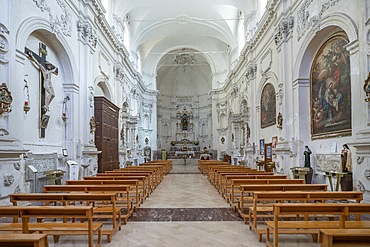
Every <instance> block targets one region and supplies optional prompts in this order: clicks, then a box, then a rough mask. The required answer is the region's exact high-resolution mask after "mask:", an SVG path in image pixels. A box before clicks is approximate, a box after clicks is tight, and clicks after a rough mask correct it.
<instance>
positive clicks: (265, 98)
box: [261, 83, 276, 128]
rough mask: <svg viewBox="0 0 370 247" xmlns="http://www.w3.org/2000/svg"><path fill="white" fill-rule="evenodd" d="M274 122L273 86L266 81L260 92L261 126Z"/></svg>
mask: <svg viewBox="0 0 370 247" xmlns="http://www.w3.org/2000/svg"><path fill="white" fill-rule="evenodd" d="M274 124H276V97H275V88H274V86H273V85H272V84H271V83H267V84H266V85H265V87H264V88H263V90H262V94H261V128H266V127H268V126H271V125H274Z"/></svg>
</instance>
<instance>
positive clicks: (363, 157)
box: [357, 156, 365, 165]
mask: <svg viewBox="0 0 370 247" xmlns="http://www.w3.org/2000/svg"><path fill="white" fill-rule="evenodd" d="M364 160H365V156H358V157H357V164H359V165H360V164H362V162H364Z"/></svg>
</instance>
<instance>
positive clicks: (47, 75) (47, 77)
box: [28, 54, 57, 113]
mask: <svg viewBox="0 0 370 247" xmlns="http://www.w3.org/2000/svg"><path fill="white" fill-rule="evenodd" d="M28 55H29V56H28V58H29V59H30V60H31V61H32V64H33V65H34V66H35V67H36V68H38V69H40V70H41V73H42V77H43V78H44V89H45V91H46V93H47V96H46V97H45V104H44V105H43V109H44V112H45V113H46V112H47V111H49V105H50V103H51V101H52V100H53V99H54V97H55V92H54V88H53V84H52V83H51V74H52V73H54V72H55V71H56V70H57V68H52V67H53V66H52V65H51V63H48V62H46V63H45V67H44V66H43V65H42V64H41V63H39V62H38V61H37V60H36V59H35V58H34V57H33V55H32V54H28Z"/></svg>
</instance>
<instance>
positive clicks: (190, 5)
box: [113, 0, 258, 94]
mask: <svg viewBox="0 0 370 247" xmlns="http://www.w3.org/2000/svg"><path fill="white" fill-rule="evenodd" d="M256 2H258V0H134V1H133V0H116V2H115V4H114V5H113V8H114V13H115V14H116V15H118V16H122V17H124V18H129V22H130V30H129V32H130V47H131V49H132V50H134V51H135V52H137V53H138V54H140V57H141V66H142V72H143V73H147V74H154V75H156V76H157V77H156V78H157V80H156V85H157V87H156V88H157V89H159V90H161V88H166V90H167V92H166V93H170V91H171V90H172V91H178V90H179V89H180V88H183V87H179V86H176V85H173V84H176V83H179V84H182V83H183V82H185V81H186V82H188V83H192V82H194V83H197V84H198V83H200V82H201V85H200V86H199V85H198V86H195V85H193V86H192V85H188V86H187V87H189V86H190V87H191V88H193V89H195V90H201V91H203V90H208V91H209V90H210V89H211V87H212V84H211V75H212V74H213V73H217V72H219V71H225V70H226V69H227V66H228V51H230V50H233V49H235V48H237V46H238V36H237V31H238V30H237V24H238V21H239V17H240V14H241V13H244V14H248V13H250V12H252V11H254V10H255V9H256ZM182 92H183V91H182ZM178 93H179V92H177V93H176V92H172V94H178ZM183 93H184V92H183ZM198 93H200V92H199V91H198Z"/></svg>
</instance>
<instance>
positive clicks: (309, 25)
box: [297, 0, 341, 41]
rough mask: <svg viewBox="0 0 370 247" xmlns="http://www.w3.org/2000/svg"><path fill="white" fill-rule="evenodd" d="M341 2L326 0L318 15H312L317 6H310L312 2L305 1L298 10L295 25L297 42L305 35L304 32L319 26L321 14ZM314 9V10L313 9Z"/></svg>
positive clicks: (310, 0)
mask: <svg viewBox="0 0 370 247" xmlns="http://www.w3.org/2000/svg"><path fill="white" fill-rule="evenodd" d="M339 1H341V0H328V1H326V2H325V3H323V4H322V5H321V9H320V11H319V12H318V14H316V15H313V16H312V14H313V13H317V10H318V9H317V7H318V5H317V4H314V5H311V4H312V2H313V0H305V1H304V2H303V3H302V5H301V7H300V8H299V10H298V14H297V17H298V23H297V34H298V35H297V39H298V41H299V40H300V39H301V38H302V37H303V36H304V35H305V34H306V32H307V31H308V30H310V29H314V28H316V27H319V26H320V25H321V20H322V19H321V18H322V16H323V14H324V13H325V12H326V11H327V10H329V9H330V8H332V7H333V6H335V5H336V3H338V2H339ZM315 8H316V9H315Z"/></svg>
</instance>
